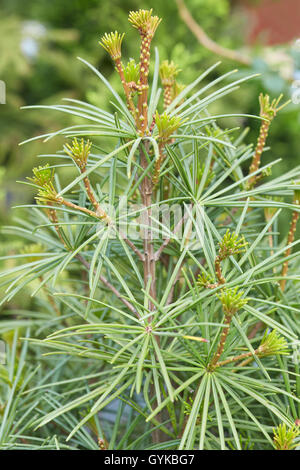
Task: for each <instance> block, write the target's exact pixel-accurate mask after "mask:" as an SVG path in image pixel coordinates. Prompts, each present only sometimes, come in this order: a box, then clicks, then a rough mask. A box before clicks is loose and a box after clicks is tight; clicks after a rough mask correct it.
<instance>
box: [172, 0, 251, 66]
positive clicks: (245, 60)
mask: <svg viewBox="0 0 300 470" xmlns="http://www.w3.org/2000/svg"><path fill="white" fill-rule="evenodd" d="M176 3H177V7H178V11H179V14H180V16H181V18H182V19H183V21H184V22H185V24H186V25H187V27H188V28H189V30H190V31H191V32H192V33H193V34H194V36H195V37H196V38H197V40H198V41H199V42H200V44H202V46H204V47H206V48H207V49H208V50H210V51H212V52H214V53H215V54H217V55H220V56H222V57H226V58H227V59H230V60H234V61H236V62H241V63H242V64H245V65H250V64H251V59H250V58H249V57H247V56H245V55H243V54H240V53H239V52H236V51H233V50H231V49H227V48H226V47H222V46H220V45H219V44H217V43H216V42H214V41H213V40H212V39H211V38H210V37H209V36H207V34H206V33H205V31H204V30H203V29H202V28H201V26H199V24H198V23H196V21H195V20H194V18H193V17H192V15H191V13H190V12H189V10H188V9H187V7H186V6H185V4H184V2H183V0H176Z"/></svg>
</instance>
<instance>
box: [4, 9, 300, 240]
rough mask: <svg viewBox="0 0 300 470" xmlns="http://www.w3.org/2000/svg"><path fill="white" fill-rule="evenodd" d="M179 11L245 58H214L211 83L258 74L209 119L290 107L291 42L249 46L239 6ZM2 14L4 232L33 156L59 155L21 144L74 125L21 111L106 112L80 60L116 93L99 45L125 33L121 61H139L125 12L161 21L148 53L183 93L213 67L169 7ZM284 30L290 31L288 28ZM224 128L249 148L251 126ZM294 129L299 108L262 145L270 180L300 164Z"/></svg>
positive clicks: (98, 87)
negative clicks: (283, 104)
mask: <svg viewBox="0 0 300 470" xmlns="http://www.w3.org/2000/svg"><path fill="white" fill-rule="evenodd" d="M273 1H274V2H276V1H277V2H278V0H273ZM282 1H284V0H282ZM185 3H186V6H187V7H188V8H189V11H190V12H191V14H192V16H193V18H194V19H195V20H196V21H197V22H198V23H199V24H200V25H201V27H202V28H203V29H204V30H205V31H206V33H207V34H208V35H209V36H210V37H211V38H212V39H213V40H214V41H216V42H217V43H218V44H220V45H222V46H224V47H228V48H230V49H232V50H239V51H240V50H242V53H245V54H247V55H248V56H250V57H251V64H250V65H249V66H245V65H243V64H240V63H237V62H234V61H231V60H229V59H227V58H221V59H222V64H221V66H220V67H219V68H218V69H217V70H216V71H215V72H214V75H210V79H211V78H214V77H216V76H218V75H220V74H221V73H225V72H226V71H229V70H231V69H233V68H236V67H237V68H238V69H239V72H238V73H239V74H240V75H246V74H249V73H252V72H260V73H261V76H260V77H259V78H256V79H254V80H252V81H251V82H247V83H246V84H244V85H243V86H242V88H241V89H240V90H239V91H237V92H235V93H234V94H231V95H229V96H227V97H224V99H223V100H221V101H220V103H219V104H218V106H219V108H218V109H214V111H217V112H220V111H221V112H222V113H224V112H228V113H231V112H236V113H239V112H243V113H254V114H257V113H258V99H257V97H258V94H259V93H260V92H261V91H263V92H268V93H269V94H270V95H271V96H272V97H273V96H278V94H280V93H284V95H285V97H286V98H290V97H291V93H292V83H293V80H294V79H295V77H296V74H297V68H300V60H299V55H300V52H299V50H298V51H297V49H296V48H295V47H293V44H292V42H291V41H289V42H287V43H283V44H281V45H278V46H271V47H266V46H265V45H264V44H263V43H260V42H259V40H258V41H257V42H256V43H255V44H252V45H251V46H250V45H248V44H247V37H246V34H245V31H246V30H247V26H248V17H247V11H245V10H244V9H243V8H242V6H243V4H244V3H245V1H242V0H241V1H238V0H236V1H230V0H186V2H185ZM248 3H249V2H248ZM250 3H255V4H257V3H260V2H257V1H255V2H250ZM0 5H1V18H0V41H1V45H2V48H1V49H2V51H1V55H0V79H1V80H3V81H4V82H5V83H6V88H7V96H6V104H3V105H0V132H1V140H0V168H1V171H0V178H1V193H0V218H1V222H2V223H3V222H7V221H8V220H9V219H10V217H11V215H12V212H13V211H11V209H10V208H11V206H12V205H14V204H19V203H24V202H26V201H27V200H31V199H32V194H31V193H30V191H28V190H27V189H26V188H25V190H24V186H23V185H21V184H18V183H16V180H22V179H24V178H25V177H26V176H28V175H29V174H30V173H31V168H32V167H33V166H36V165H38V164H42V163H43V161H46V160H45V159H43V158H38V155H41V154H49V153H55V152H56V151H57V149H59V143H58V142H57V141H55V139H53V140H51V141H50V142H48V143H46V144H45V143H43V142H42V141H41V140H38V141H35V142H33V143H29V144H26V145H23V146H19V143H20V142H21V141H23V140H26V139H28V138H31V137H33V136H35V135H39V134H43V133H45V132H47V131H53V130H56V129H59V128H60V127H62V126H67V125H72V124H77V123H78V122H79V121H76V119H75V120H74V117H71V116H68V115H65V114H62V113H58V112H55V111H48V110H46V111H45V110H21V109H20V108H21V107H22V106H25V105H32V104H34V105H36V104H57V103H59V102H60V101H61V99H62V98H63V97H72V98H76V99H80V100H88V101H89V102H91V103H93V104H95V105H100V106H101V107H110V103H109V97H108V96H107V94H106V91H105V89H104V87H103V86H102V84H101V83H100V82H99V80H98V79H97V77H96V76H95V75H94V74H92V73H91V71H90V70H89V69H88V68H87V67H85V66H84V65H83V64H82V63H81V62H80V61H78V60H77V56H80V57H83V58H84V59H86V60H88V61H90V62H91V63H92V64H93V65H95V66H96V67H98V68H99V70H101V72H102V73H103V74H104V75H105V76H107V77H108V79H109V80H110V81H111V83H112V84H113V85H114V86H115V87H116V88H117V89H118V91H120V93H121V92H122V91H121V89H120V84H119V81H118V76H117V75H116V74H114V70H113V66H112V64H111V61H110V58H109V57H108V55H107V54H106V52H105V51H104V50H103V49H102V48H101V47H100V46H99V44H98V41H99V40H100V38H101V35H102V34H103V33H104V32H110V31H114V30H116V29H117V30H118V31H120V32H122V31H125V32H126V39H125V41H124V47H123V55H124V60H126V59H127V58H128V59H129V58H131V57H135V58H137V57H138V52H139V51H138V42H137V35H136V31H135V30H134V29H133V28H131V27H130V26H129V24H128V21H127V17H128V12H129V11H130V10H136V9H139V8H146V9H148V8H153V10H154V13H155V14H157V15H159V16H160V17H162V18H163V22H162V23H161V25H160V27H159V29H158V31H157V34H156V37H155V41H154V43H155V45H156V46H157V47H158V49H159V53H160V57H161V60H163V59H169V60H170V59H171V60H174V61H175V62H176V63H178V65H179V66H180V68H181V69H182V72H181V74H180V80H181V82H182V83H184V84H188V83H189V82H190V81H191V80H193V79H194V78H195V77H196V76H197V75H199V74H200V73H201V72H202V71H203V70H205V69H206V68H207V67H209V66H210V65H212V64H213V63H215V62H216V61H217V60H219V59H220V57H219V56H217V55H216V54H214V53H212V52H211V51H209V50H207V49H206V48H205V47H203V46H202V45H201V44H199V42H198V41H197V40H196V38H195V37H194V35H193V34H192V32H191V31H190V30H189V28H188V27H187V26H186V24H185V23H184V22H183V21H182V19H181V18H180V15H179V13H178V8H177V4H176V1H175V0H165V1H164V2H162V1H161V0H145V1H143V2H140V1H137V0H52V1H51V2H49V1H48V0H26V1H24V0H0ZM286 28H289V24H288V23H287V24H286ZM299 28H300V26H299ZM299 37H300V32H299ZM230 125H234V126H235V125H242V126H245V125H249V126H251V131H250V133H249V135H248V137H247V139H248V141H249V142H251V141H252V142H255V140H256V136H257V131H258V125H259V124H258V122H256V121H255V120H249V122H247V120H243V121H238V122H235V123H232V122H231V123H230ZM299 125H300V105H297V104H291V105H289V106H288V108H286V109H285V110H284V111H283V112H282V114H281V115H280V117H278V119H277V120H275V122H274V124H273V125H272V131H271V135H270V139H269V142H268V143H269V144H270V145H272V151H270V152H268V154H266V155H265V156H264V158H265V162H267V161H268V159H269V160H274V159H275V158H278V157H280V158H282V159H283V161H282V163H281V164H280V165H279V166H278V169H277V170H275V171H277V172H281V171H284V170H286V169H288V168H289V167H290V166H295V165H297V164H299V163H300V154H299V150H298V149H299ZM2 241H3V238H2ZM2 249H4V245H3V246H2Z"/></svg>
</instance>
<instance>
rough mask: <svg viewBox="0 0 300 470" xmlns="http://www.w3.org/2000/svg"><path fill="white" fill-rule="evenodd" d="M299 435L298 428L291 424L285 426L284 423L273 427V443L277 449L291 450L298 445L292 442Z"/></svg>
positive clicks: (299, 430)
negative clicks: (288, 426) (290, 425)
mask: <svg viewBox="0 0 300 470" xmlns="http://www.w3.org/2000/svg"><path fill="white" fill-rule="evenodd" d="M299 436H300V428H299V426H297V425H295V424H294V425H293V426H292V427H290V428H287V426H286V424H285V423H282V424H279V426H277V428H275V429H274V444H275V447H276V449H277V450H293V449H294V448H295V447H298V443H297V442H294V441H295V439H296V438H297V437H299Z"/></svg>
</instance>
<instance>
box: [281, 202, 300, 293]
mask: <svg viewBox="0 0 300 470" xmlns="http://www.w3.org/2000/svg"><path fill="white" fill-rule="evenodd" d="M298 219H299V212H296V211H294V212H293V215H292V220H291V225H290V230H289V234H288V239H287V244H288V245H290V244H291V243H293V241H294V239H295V233H296V228H297V222H298ZM291 251H292V249H291V247H289V248H287V250H286V251H285V253H284V257H285V258H287V257H288V256H289V255H290V254H291ZM288 265H289V262H288V260H286V261H285V262H284V263H283V266H282V272H281V275H282V276H283V277H286V275H287V272H288ZM285 284H286V279H281V281H280V288H281V290H282V291H284V289H285Z"/></svg>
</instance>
